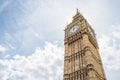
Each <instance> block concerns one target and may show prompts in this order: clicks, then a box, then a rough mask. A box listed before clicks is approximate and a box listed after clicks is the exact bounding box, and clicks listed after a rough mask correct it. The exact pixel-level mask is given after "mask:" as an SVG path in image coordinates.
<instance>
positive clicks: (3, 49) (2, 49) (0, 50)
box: [0, 45, 7, 53]
mask: <svg viewBox="0 0 120 80" xmlns="http://www.w3.org/2000/svg"><path fill="white" fill-rule="evenodd" d="M6 51H7V49H6V48H5V47H3V46H2V45H0V52H2V53H4V52H6Z"/></svg>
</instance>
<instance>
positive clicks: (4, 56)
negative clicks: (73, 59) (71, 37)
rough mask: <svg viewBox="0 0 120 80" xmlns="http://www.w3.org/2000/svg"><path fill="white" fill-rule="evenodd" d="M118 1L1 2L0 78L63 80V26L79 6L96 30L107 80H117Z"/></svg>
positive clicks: (119, 69)
mask: <svg viewBox="0 0 120 80" xmlns="http://www.w3.org/2000/svg"><path fill="white" fill-rule="evenodd" d="M119 3H120V1H119V0H99V1H98V0H57V1H56V0H35V1H34V0H0V68H1V70H0V80H40V79H41V80H61V79H62V75H63V55H64V45H63V43H64V42H63V40H64V29H65V26H66V25H67V24H69V23H70V22H71V21H72V16H73V15H74V14H75V13H76V8H78V9H79V11H80V12H81V13H82V14H83V16H84V17H85V18H86V19H87V21H88V22H89V23H90V25H91V26H92V28H93V29H94V30H95V32H96V34H97V40H98V43H99V47H100V50H99V51H100V55H101V58H102V62H103V65H104V68H105V73H106V77H107V79H108V80H119V78H120V77H119V74H120V67H119V66H120V58H119V57H120V42H119V41H120V15H119V14H120V10H119V7H120V5H119ZM38 63H39V64H38ZM28 73H29V74H28ZM46 75H48V77H46Z"/></svg>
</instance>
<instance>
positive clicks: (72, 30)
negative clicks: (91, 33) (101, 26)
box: [68, 24, 80, 34]
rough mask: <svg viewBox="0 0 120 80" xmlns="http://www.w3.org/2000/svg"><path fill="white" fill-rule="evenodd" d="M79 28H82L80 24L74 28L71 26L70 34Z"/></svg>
mask: <svg viewBox="0 0 120 80" xmlns="http://www.w3.org/2000/svg"><path fill="white" fill-rule="evenodd" d="M78 28H80V25H78V24H77V25H74V26H73V27H72V28H70V30H69V32H68V33H69V34H72V33H74V32H75V31H77V30H78Z"/></svg>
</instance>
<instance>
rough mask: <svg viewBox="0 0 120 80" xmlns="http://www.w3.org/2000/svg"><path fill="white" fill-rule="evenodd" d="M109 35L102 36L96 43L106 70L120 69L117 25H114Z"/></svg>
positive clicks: (119, 43)
mask: <svg viewBox="0 0 120 80" xmlns="http://www.w3.org/2000/svg"><path fill="white" fill-rule="evenodd" d="M114 26H116V28H113V30H112V31H111V33H109V34H103V35H102V36H101V37H99V39H98V42H99V46H100V51H101V56H102V59H103V63H104V65H105V67H106V69H108V70H113V71H114V70H119V69H120V42H119V41H120V37H119V35H120V29H119V25H114Z"/></svg>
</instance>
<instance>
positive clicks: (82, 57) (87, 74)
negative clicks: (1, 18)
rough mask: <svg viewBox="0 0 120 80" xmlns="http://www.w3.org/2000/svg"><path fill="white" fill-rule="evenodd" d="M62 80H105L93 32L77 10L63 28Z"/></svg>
mask: <svg viewBox="0 0 120 80" xmlns="http://www.w3.org/2000/svg"><path fill="white" fill-rule="evenodd" d="M64 45H65V55H64V76H63V78H64V80H106V77H105V73H104V69H103V65H102V62H101V58H100V54H99V47H98V43H97V40H96V36H95V32H94V30H93V29H92V27H91V26H90V25H89V23H88V22H87V20H86V19H85V18H84V17H83V16H82V15H81V14H80V12H79V11H78V10H77V12H76V14H75V16H73V20H72V22H71V23H70V24H68V25H67V26H66V28H65V37H64Z"/></svg>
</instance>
